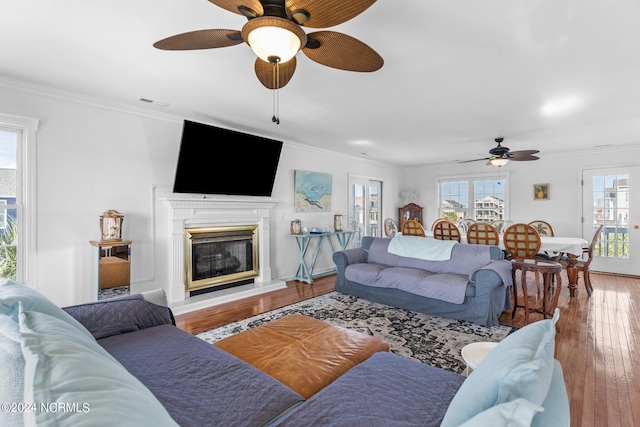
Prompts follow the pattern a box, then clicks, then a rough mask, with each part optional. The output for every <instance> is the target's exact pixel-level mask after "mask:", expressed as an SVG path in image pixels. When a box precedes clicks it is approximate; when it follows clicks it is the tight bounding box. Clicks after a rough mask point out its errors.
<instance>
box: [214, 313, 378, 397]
mask: <svg viewBox="0 0 640 427" xmlns="http://www.w3.org/2000/svg"><path fill="white" fill-rule="evenodd" d="M214 345H215V346H216V347H219V348H221V349H222V350H225V351H226V352H227V353H231V354H233V355H234V356H236V357H238V358H239V359H242V360H244V361H245V362H247V363H249V364H250V365H253V366H255V367H256V368H258V369H259V370H261V371H262V372H264V373H266V374H268V375H270V376H272V377H273V378H275V379H277V380H278V381H280V382H281V383H283V384H284V385H286V386H287V387H289V388H290V389H292V390H294V391H295V392H297V393H298V394H300V395H301V396H302V397H304V398H305V399H308V398H309V397H311V396H313V395H314V394H315V393H317V392H318V391H320V390H321V389H322V388H324V387H326V386H327V385H329V384H330V383H331V382H332V381H333V380H335V379H336V378H338V377H339V376H340V375H342V374H343V373H345V372H346V371H348V370H349V369H351V368H352V367H354V366H355V365H357V364H358V363H360V362H362V361H364V360H366V359H367V358H368V357H370V356H371V355H373V354H374V353H376V352H378V351H389V345H388V344H387V343H385V342H384V341H382V340H381V339H379V338H376V337H372V336H369V335H365V334H362V333H360V332H356V331H352V330H350V329H346V328H341V327H338V326H333V325H331V324H329V323H326V322H323V321H320V320H317V319H313V318H311V317H308V316H303V315H301V314H292V315H290V316H287V317H283V318H281V319H278V320H275V321H273V322H270V323H265V324H263V325H260V326H258V327H256V328H253V329H249V330H248V331H244V332H240V333H239V334H236V335H232V336H230V337H228V338H225V339H223V340H220V341H218V342H216V343H215V344H214Z"/></svg>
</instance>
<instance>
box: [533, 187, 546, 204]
mask: <svg viewBox="0 0 640 427" xmlns="http://www.w3.org/2000/svg"><path fill="white" fill-rule="evenodd" d="M533 200H549V184H533Z"/></svg>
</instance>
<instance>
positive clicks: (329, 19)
mask: <svg viewBox="0 0 640 427" xmlns="http://www.w3.org/2000/svg"><path fill="white" fill-rule="evenodd" d="M209 1H213V0H209ZM217 1H218V0H215V2H217ZM375 2H376V0H349V1H344V0H287V1H286V5H287V15H288V16H295V14H296V13H300V12H301V11H302V12H306V15H307V17H308V20H306V21H305V22H300V21H298V20H296V21H297V22H298V24H299V25H304V26H305V27H309V28H328V27H333V26H336V25H338V24H342V23H343V22H346V21H348V20H349V19H351V18H354V17H356V16H358V15H360V14H361V13H362V12H364V11H365V10H367V9H368V8H369V6H371V5H372V4H374V3H375Z"/></svg>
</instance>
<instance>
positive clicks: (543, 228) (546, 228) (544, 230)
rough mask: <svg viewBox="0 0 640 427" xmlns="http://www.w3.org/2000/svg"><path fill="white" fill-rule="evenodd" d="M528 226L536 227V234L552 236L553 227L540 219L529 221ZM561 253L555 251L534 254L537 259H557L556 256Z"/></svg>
mask: <svg viewBox="0 0 640 427" xmlns="http://www.w3.org/2000/svg"><path fill="white" fill-rule="evenodd" d="M529 225H530V226H532V227H533V228H535V229H536V231H537V232H538V234H539V235H540V236H545V237H547V236H548V237H553V236H554V233H553V227H551V224H549V223H548V222H546V221H542V220H540V219H537V220H535V221H531V222H530V223H529ZM560 255H561V254H558V253H555V252H546V251H545V252H539V253H538V254H537V255H536V258H538V259H543V260H557V259H558V256H560Z"/></svg>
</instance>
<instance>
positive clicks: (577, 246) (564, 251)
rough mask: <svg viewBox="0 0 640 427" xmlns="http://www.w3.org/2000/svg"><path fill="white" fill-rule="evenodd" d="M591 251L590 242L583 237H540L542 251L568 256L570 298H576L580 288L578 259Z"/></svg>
mask: <svg viewBox="0 0 640 427" xmlns="http://www.w3.org/2000/svg"><path fill="white" fill-rule="evenodd" d="M587 249H589V242H587V241H586V240H585V239H583V238H582V237H562V236H540V251H541V252H546V253H557V254H558V255H559V256H563V255H564V256H566V260H567V266H566V269H567V279H568V281H569V296H572V297H575V296H576V289H577V288H578V268H577V267H576V264H577V263H578V257H581V256H582V254H583V253H584V252H585V251H586V250H587Z"/></svg>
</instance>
